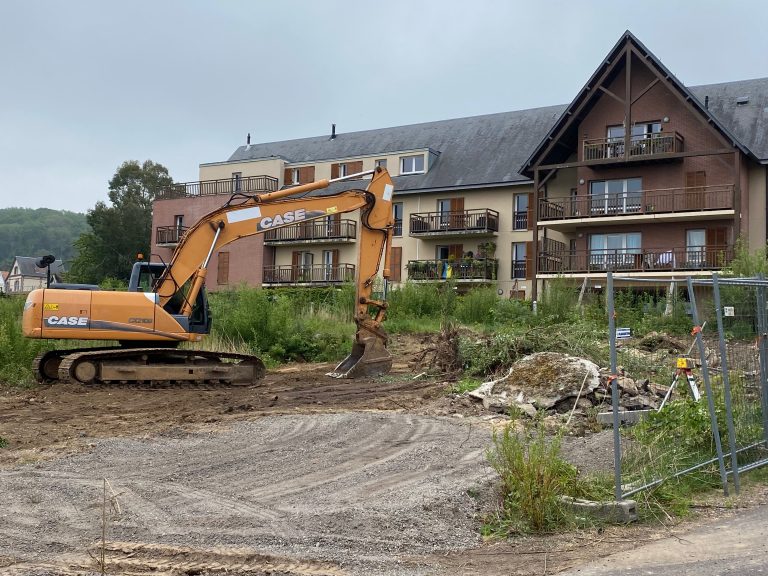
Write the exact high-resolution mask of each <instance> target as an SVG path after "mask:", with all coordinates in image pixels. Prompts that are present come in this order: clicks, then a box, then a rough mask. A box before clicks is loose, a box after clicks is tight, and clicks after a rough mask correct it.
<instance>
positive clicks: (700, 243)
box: [685, 228, 707, 266]
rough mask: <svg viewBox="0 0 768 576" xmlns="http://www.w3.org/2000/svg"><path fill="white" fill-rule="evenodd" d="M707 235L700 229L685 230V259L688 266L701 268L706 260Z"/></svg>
mask: <svg viewBox="0 0 768 576" xmlns="http://www.w3.org/2000/svg"><path fill="white" fill-rule="evenodd" d="M706 244H707V233H706V231H705V230H704V229H703V228H702V229H697V230H686V232H685V259H686V261H687V264H688V265H689V266H701V265H702V264H703V263H704V261H705V259H706Z"/></svg>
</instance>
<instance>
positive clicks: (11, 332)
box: [0, 296, 54, 386]
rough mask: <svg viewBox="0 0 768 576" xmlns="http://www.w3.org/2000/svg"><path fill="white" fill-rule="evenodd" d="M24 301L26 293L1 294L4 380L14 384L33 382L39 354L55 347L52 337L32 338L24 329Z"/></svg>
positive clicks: (0, 376) (0, 372) (0, 340)
mask: <svg viewBox="0 0 768 576" xmlns="http://www.w3.org/2000/svg"><path fill="white" fill-rule="evenodd" d="M24 301H25V298H24V296H3V297H0V383H5V384H11V385H13V386H23V385H29V384H31V383H32V382H33V381H34V378H33V374H32V361H33V360H34V358H35V356H37V354H38V353H39V352H41V351H43V350H50V349H53V347H54V344H53V342H51V341H48V340H30V339H28V338H25V337H24V335H23V334H22V333H21V315H22V311H23V310H24Z"/></svg>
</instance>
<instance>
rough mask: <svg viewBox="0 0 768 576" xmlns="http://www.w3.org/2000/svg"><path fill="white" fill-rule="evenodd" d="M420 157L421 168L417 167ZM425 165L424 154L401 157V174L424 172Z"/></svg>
mask: <svg viewBox="0 0 768 576" xmlns="http://www.w3.org/2000/svg"><path fill="white" fill-rule="evenodd" d="M419 159H420V160H421V169H420V170H419V169H417V168H416V164H417V160H419ZM424 166H425V164H424V154H414V155H412V156H401V157H400V174H423V173H424Z"/></svg>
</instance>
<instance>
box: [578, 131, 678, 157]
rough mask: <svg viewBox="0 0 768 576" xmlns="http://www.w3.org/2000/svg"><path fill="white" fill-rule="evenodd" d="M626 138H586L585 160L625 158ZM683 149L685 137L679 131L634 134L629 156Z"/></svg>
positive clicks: (657, 153)
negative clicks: (644, 134) (642, 134)
mask: <svg viewBox="0 0 768 576" xmlns="http://www.w3.org/2000/svg"><path fill="white" fill-rule="evenodd" d="M624 145H625V143H624V138H594V139H591V140H584V160H604V159H607V158H624V157H625V156H624V152H625V150H624ZM682 151H683V137H682V136H681V135H680V134H678V133H677V132H658V133H656V134H648V135H647V136H633V137H632V139H631V140H630V143H629V154H628V156H629V158H641V157H643V156H655V155H659V154H672V153H675V152H682Z"/></svg>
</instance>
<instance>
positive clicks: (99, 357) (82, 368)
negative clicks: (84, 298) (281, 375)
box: [34, 347, 266, 388]
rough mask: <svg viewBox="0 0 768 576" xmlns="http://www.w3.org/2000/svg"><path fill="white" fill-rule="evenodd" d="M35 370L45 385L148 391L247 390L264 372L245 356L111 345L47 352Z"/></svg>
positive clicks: (37, 363)
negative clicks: (212, 387) (126, 387)
mask: <svg viewBox="0 0 768 576" xmlns="http://www.w3.org/2000/svg"><path fill="white" fill-rule="evenodd" d="M34 369H35V374H36V376H37V378H38V380H40V381H45V382H58V383H68V382H79V383H81V384H86V385H129V386H139V385H140V386H144V387H149V388H167V387H175V386H182V387H190V386H192V387H194V386H200V385H206V386H208V385H217V386H249V385H253V384H255V383H257V382H258V380H260V379H261V378H263V377H264V374H265V372H266V368H265V367H264V363H263V362H262V361H261V360H260V359H259V358H257V357H255V356H249V355H247V354H233V353H225V352H207V351H201V350H180V349H174V348H115V347H113V348H99V349H76V350H57V351H53V352H49V353H47V354H42V355H40V356H39V357H38V358H36V359H35V366H34ZM54 371H55V373H56V374H55V377H54Z"/></svg>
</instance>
